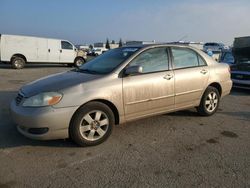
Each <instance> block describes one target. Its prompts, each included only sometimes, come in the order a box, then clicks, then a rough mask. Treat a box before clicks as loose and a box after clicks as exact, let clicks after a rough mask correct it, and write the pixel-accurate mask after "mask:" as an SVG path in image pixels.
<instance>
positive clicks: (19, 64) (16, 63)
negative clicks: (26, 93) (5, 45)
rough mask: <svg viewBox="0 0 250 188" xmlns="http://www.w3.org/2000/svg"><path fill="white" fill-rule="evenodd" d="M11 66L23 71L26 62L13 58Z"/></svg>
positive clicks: (19, 58)
mask: <svg viewBox="0 0 250 188" xmlns="http://www.w3.org/2000/svg"><path fill="white" fill-rule="evenodd" d="M11 65H12V68H14V69H22V68H23V67H24V66H25V60H24V59H23V58H21V57H13V58H12V59H11Z"/></svg>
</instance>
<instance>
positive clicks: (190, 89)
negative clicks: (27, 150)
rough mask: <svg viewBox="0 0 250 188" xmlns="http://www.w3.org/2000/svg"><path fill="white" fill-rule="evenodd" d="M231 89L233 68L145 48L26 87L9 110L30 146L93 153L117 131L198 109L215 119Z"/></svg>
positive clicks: (170, 48)
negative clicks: (55, 144)
mask: <svg viewBox="0 0 250 188" xmlns="http://www.w3.org/2000/svg"><path fill="white" fill-rule="evenodd" d="M231 87H232V81H231V79H230V71H229V66H228V65H227V64H224V63H217V62H215V61H214V60H213V59H212V58H210V57H209V56H208V55H207V54H205V53H203V52H202V51H200V50H198V49H195V48H192V47H187V46H180V45H165V44H162V45H160V44H157V45H156V44H154V45H142V46H133V47H122V48H117V49H113V50H110V51H108V52H106V53H104V54H103V55H101V56H99V57H97V58H95V59H93V60H91V61H89V62H87V63H86V64H84V65H83V66H81V67H80V68H79V69H74V70H71V71H68V72H64V73H59V74H55V75H52V76H49V77H45V78H43V79H39V80H37V81H34V82H32V83H30V84H28V85H25V86H24V87H22V88H21V90H20V91H19V93H18V95H17V97H16V98H15V99H14V100H13V101H12V103H11V108H10V109H11V114H12V117H13V119H14V121H15V122H16V124H17V129H18V130H19V132H20V133H22V134H23V135H25V136H27V137H29V138H33V139H41V140H48V139H62V138H67V137H70V138H72V139H73V140H74V141H75V142H76V143H77V144H79V145H81V146H86V145H96V144H100V143H101V142H103V141H104V140H106V139H107V138H108V137H109V135H110V134H111V131H112V127H113V126H114V125H117V124H122V123H125V122H129V121H133V120H136V119H140V118H145V117H149V116H153V115H157V114H164V113H167V112H173V111H178V110H182V109H188V108H192V107H196V108H197V111H198V113H199V114H200V115H203V116H210V115H212V114H214V113H215V112H216V111H217V109H218V106H219V103H220V100H221V98H222V97H224V96H225V95H227V94H229V92H230V90H231ZM152 126H153V125H152Z"/></svg>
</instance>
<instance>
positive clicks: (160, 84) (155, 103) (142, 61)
mask: <svg viewBox="0 0 250 188" xmlns="http://www.w3.org/2000/svg"><path fill="white" fill-rule="evenodd" d="M128 66H141V67H142V69H143V72H142V73H141V74H138V75H131V76H125V77H124V78H123V96H124V108H125V109H124V110H125V116H126V119H127V120H132V119H137V118H139V117H143V116H147V115H152V114H157V113H160V112H165V111H168V110H171V109H173V108H174V78H173V71H172V70H170V69H169V58H168V50H167V48H166V47H158V48H152V49H149V50H146V51H144V52H142V53H141V54H139V55H138V56H137V57H136V58H135V59H133V60H132V61H131V62H130V63H129V65H128Z"/></svg>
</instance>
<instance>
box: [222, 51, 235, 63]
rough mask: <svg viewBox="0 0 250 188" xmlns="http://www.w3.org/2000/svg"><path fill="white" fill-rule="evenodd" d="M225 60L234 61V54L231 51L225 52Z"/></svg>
mask: <svg viewBox="0 0 250 188" xmlns="http://www.w3.org/2000/svg"><path fill="white" fill-rule="evenodd" d="M223 61H225V62H234V57H233V54H232V53H229V52H227V53H225V55H224V58H223Z"/></svg>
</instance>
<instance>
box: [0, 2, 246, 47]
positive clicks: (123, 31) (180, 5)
mask: <svg viewBox="0 0 250 188" xmlns="http://www.w3.org/2000/svg"><path fill="white" fill-rule="evenodd" d="M249 18H250V0H178V1H177V0H176V1H174V0H91V1H86V0H71V1H70V0H0V33H2V34H3V33H4V34H22V35H34V36H42V37H51V38H63V39H67V40H70V41H72V42H73V43H75V44H84V43H93V42H98V41H103V42H105V40H106V38H107V37H108V38H109V39H110V40H113V39H114V40H116V41H118V40H119V38H122V39H123V40H147V41H151V40H156V41H158V42H167V41H177V40H180V39H183V40H186V41H197V42H198V41H204V42H206V41H218V42H224V43H226V44H231V43H232V42H233V39H234V37H237V36H246V35H250V21H249Z"/></svg>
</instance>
